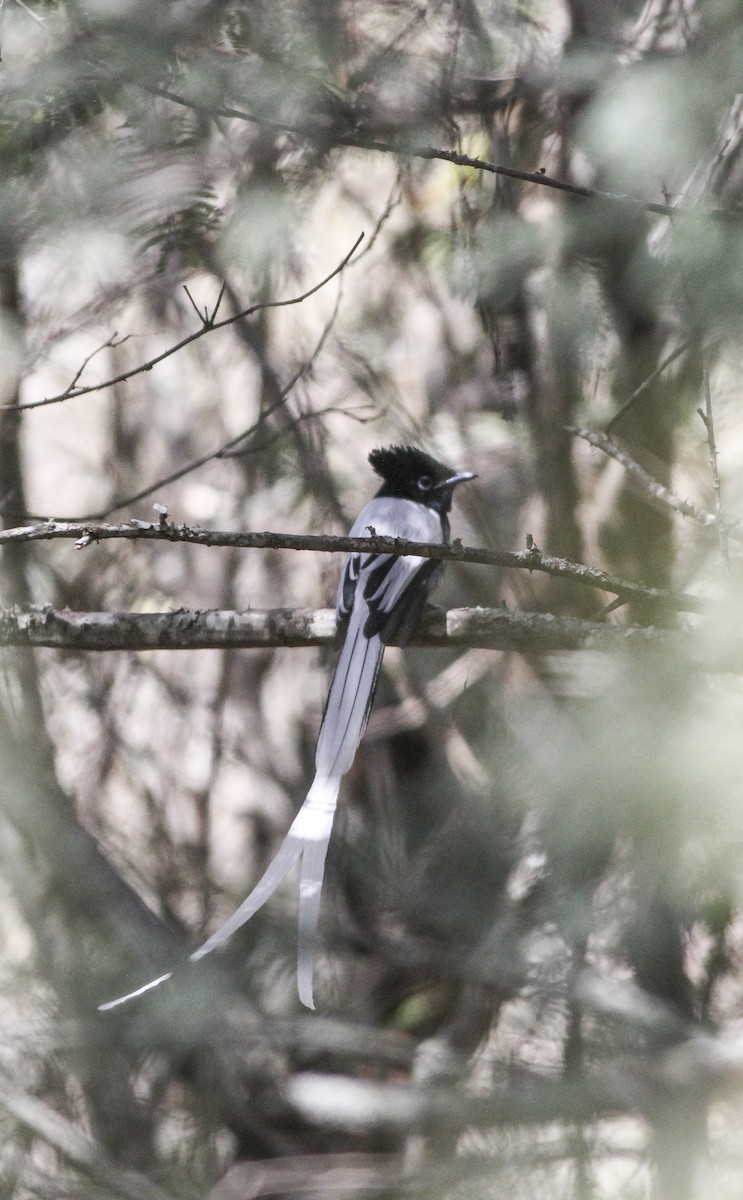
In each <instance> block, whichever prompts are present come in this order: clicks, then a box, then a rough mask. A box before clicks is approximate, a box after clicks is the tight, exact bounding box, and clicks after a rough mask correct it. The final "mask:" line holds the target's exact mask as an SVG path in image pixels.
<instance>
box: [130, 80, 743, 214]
mask: <svg viewBox="0 0 743 1200" xmlns="http://www.w3.org/2000/svg"><path fill="white" fill-rule="evenodd" d="M147 90H148V91H149V92H151V93H152V94H153V95H156V96H160V97H162V99H164V100H170V101H171V102H172V103H173V104H179V105H181V106H182V107H184V108H190V109H193V110H194V111H196V112H203V113H206V114H207V115H208V116H211V117H227V118H232V119H234V120H238V121H247V122H249V123H250V124H252V125H261V126H263V127H265V128H266V129H275V130H276V131H277V132H284V133H293V134H296V135H297V136H299V137H306V138H311V137H313V136H320V135H321V136H322V139H323V142H324V143H328V141H329V140H332V141H333V142H334V143H335V144H336V145H338V146H355V147H357V148H358V149H360V150H378V151H381V152H382V153H384V154H400V155H403V156H405V157H407V158H423V159H429V160H430V159H438V160H440V161H442V162H450V163H453V164H454V165H455V166H458V167H469V168H471V169H473V170H476V171H486V172H488V173H490V174H492V175H502V176H504V177H505V178H506V179H516V180H518V181H519V182H521V183H532V184H536V185H537V186H538V187H546V188H552V189H554V190H555V191H560V192H566V193H567V194H568V195H571V196H577V197H582V198H584V199H589V200H599V201H602V202H603V203H605V204H611V205H614V206H617V205H619V206H621V207H623V208H629V209H636V210H637V211H639V212H649V213H655V214H657V215H658V216H662V217H675V216H678V215H680V214H683V213H693V214H694V215H695V216H697V217H698V216H712V217H721V216H724V217H726V218H730V217H738V218H740V216H741V214H740V211H739V210H735V209H732V210H724V209H710V210H708V211H707V212H703V211H700V209H699V208H686V207H683V206H679V205H673V204H667V203H663V204H661V203H657V202H655V201H652V200H643V199H642V198H641V197H639V196H631V195H628V194H626V193H621V192H608V191H604V190H602V189H601V188H592V187H584V186H582V185H580V184H577V183H571V182H570V181H569V180H566V179H557V178H555V176H553V175H548V174H547V173H546V172H545V171H522V170H519V168H517V167H506V166H503V164H502V163H494V162H489V161H488V160H487V159H483V158H473V157H471V156H470V155H469V154H460V153H459V152H458V151H456V150H446V149H443V148H442V147H439V146H415V145H411V144H409V143H407V142H405V141H404V140H403V139H400V141H399V142H397V143H396V142H385V141H379V140H376V139H375V138H374V137H366V136H364V131H363V129H354V130H353V131H349V127H348V125H347V124H343V125H340V126H339V127H338V128H337V129H335V130H333V129H329V128H328V125H327V118H326V117H325V118H324V120H323V122H322V124H320V123H319V122H318V123H316V124H315V125H314V126H313V125H312V121H311V118H310V119H309V120H307V121H305V122H304V123H297V122H292V121H285V120H276V119H275V118H271V117H266V116H264V115H263V114H258V113H253V112H250V111H248V110H247V109H244V108H234V107H232V106H230V105H210V104H203V103H201V102H199V101H198V100H194V99H189V98H187V97H185V96H180V95H178V93H177V92H173V91H171V90H170V89H166V88H160V87H154V86H151V85H149V86H148V88H147Z"/></svg>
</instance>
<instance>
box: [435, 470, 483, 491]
mask: <svg viewBox="0 0 743 1200" xmlns="http://www.w3.org/2000/svg"><path fill="white" fill-rule="evenodd" d="M468 479H477V476H476V475H475V472H474V471H457V473H456V475H450V476H449V478H448V479H445V480H444V482H443V483H437V484H436V487H435V488H434V489H433V490H434V491H435V492H440V491H441V490H442V488H453V487H456V486H457V484H458V483H466V482H467V480H468Z"/></svg>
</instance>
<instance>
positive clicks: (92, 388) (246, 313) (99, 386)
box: [0, 233, 364, 411]
mask: <svg viewBox="0 0 743 1200" xmlns="http://www.w3.org/2000/svg"><path fill="white" fill-rule="evenodd" d="M363 239H364V234H363V233H360V234H359V236H358V237H357V238H356V241H355V242H354V244H353V246H352V247H351V249H350V250H349V251H348V254H346V256H345V257H344V258H343V259H342V260H341V262H339V263H338V265H337V266H336V267H334V268H333V270H332V271H331V272H330V274H329V275H326V276H325V278H324V279H321V280H320V282H319V283H316V284H314V285H313V287H311V288H308V289H307V291H305V292H302V294H301V296H292V297H291V298H290V299H288V300H264V301H262V302H261V303H258V304H251V305H250V306H249V307H248V308H244V309H241V310H240V312H237V313H233V315H232V316H231V317H223V318H222V320H221V321H217V320H216V319H215V318H216V315H217V311H218V309H219V305H220V303H221V300H222V296H223V293H224V288H222V289H221V290H220V293H219V296H218V298H217V301H216V304H215V306H214V309H213V310H212V312H211V313H208V312H206V311H205V312H203V313H201V312H199V310H198V309H196V312H197V313H198V316H199V318H200V320H201V328H200V329H196V330H195V331H194V332H193V333H189V334H188V336H187V337H184V338H181V340H180V341H179V342H176V343H175V344H174V345H173V346H169V347H168V349H167V350H163V351H162V353H161V354H156V355H155V356H154V357H153V358H149V359H148V360H147V362H143V363H140V364H139V366H137V367H132V368H131V369H130V370H129V371H122V372H121V374H119V375H114V376H112V377H111V378H110V379H105V380H104V381H103V382H102V383H91V384H87V385H85V386H84V387H83V386H81V385H80V384H78V382H77V381H78V379H79V378H80V375H81V374H82V371H83V370H84V369H85V367H86V365H87V363H88V362H89V361H90V359H91V358H92V357H93V355H92V354H91V355H89V356H88V358H87V359H86V360H85V362H84V363H83V364H82V367H81V368H80V369H79V370H78V371H77V372H76V374H75V376H74V378H73V380H72V383H70V384H69V386H68V387H67V388H65V390H64V391H63V392H59V394H58V395H56V396H45V397H44V399H43V400H29V401H27V402H26V403H25V404H18V405H12V406H9V405H0V411H2V409H3V408H8V407H13V408H14V409H15V408H21V409H26V408H44V407H46V406H47V405H49V404H61V403H62V401H64V400H74V399H76V398H77V397H78V396H87V395H90V393H91V392H102V391H104V389H105V388H109V387H113V386H114V384H117V383H126V382H127V381H128V380H129V379H133V378H134V377H135V375H142V374H143V373H144V372H145V371H151V370H152V368H153V367H155V366H157V364H158V363H161V362H163V361H164V359H166V358H170V357H171V355H173V354H177V353H178V351H179V350H183V348H184V347H185V346H190V344H191V343H192V342H196V341H198V339H199V338H201V337H203V336H204V335H205V334H207V333H211V332H212V331H213V330H215V329H224V328H225V326H227V325H234V324H235V323H236V322H237V321H243V320H245V319H246V318H247V317H252V316H253V314H254V313H257V312H261V311H263V310H264V309H268V308H288V307H289V306H290V305H292V304H302V303H303V301H305V300H308V299H309V297H310V296H314V294H315V292H319V291H320V289H321V288H324V287H325V285H326V284H328V283H330V281H331V279H335V277H336V275H339V274H340V273H341V271H343V270H344V269H345V267H346V266H347V265H348V263H349V261H350V260H351V258H352V257H353V255H354V254H355V252H356V250H357V249H358V247H359V246H360V245H361V242H362V241H363ZM186 294H187V295H188V291H187V292H186ZM189 299H191V297H190V296H189ZM191 303H192V305H193V307H194V308H196V305H195V304H194V303H193V300H191ZM115 338H116V334H113V336H112V337H111V338H109V340H108V341H107V342H105V343H104V345H103V346H99V347H98V350H95V351H94V352H93V353H94V354H97V353H98V351H99V350H102V349H105V348H106V346H112V345H119V344H120V342H115V341H114V339H115ZM123 340H125V339H123V338H122V339H121V341H123Z"/></svg>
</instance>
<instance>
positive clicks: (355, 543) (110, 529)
mask: <svg viewBox="0 0 743 1200" xmlns="http://www.w3.org/2000/svg"><path fill="white" fill-rule="evenodd" d="M713 519H714V518H713ZM60 538H63V539H69V538H74V539H75V548H76V549H79V550H81V549H84V548H85V547H86V546H89V545H91V543H92V542H101V541H108V540H110V539H113V538H123V539H124V540H125V541H138V540H141V539H144V540H145V541H165V542H187V543H192V544H195V545H199V546H224V547H237V548H239V549H242V550H314V551H320V552H328V553H340V554H355V553H359V554H369V553H373V554H400V555H408V554H412V555H417V556H419V557H420V558H437V559H440V560H441V561H442V562H460V563H464V562H466V563H475V564H477V565H479V566H487V567H508V568H513V569H515V570H522V571H530V572H531V571H538V572H541V573H543V574H545V575H552V576H555V577H559V578H562V579H570V580H572V581H573V582H574V583H577V584H579V585H582V586H585V587H591V588H596V589H598V590H599V591H603V592H610V593H611V594H612V595H615V596H619V597H621V598H622V599H623V600H625V599H629V598H630V597H635V596H637V597H642V598H643V599H645V600H657V601H658V603H661V604H663V605H665V606H667V607H668V608H671V609H673V610H674V611H676V612H698V613H703V612H706V611H708V609H709V604H708V602H707V601H706V600H704V599H703V598H702V597H701V596H692V595H691V594H689V593H688V592H672V591H669V590H668V589H667V588H656V587H645V586H644V585H643V584H641V583H633V582H632V581H631V580H629V579H622V578H620V577H619V576H617V575H609V574H608V573H607V572H606V571H600V570H599V569H598V568H597V567H587V566H585V564H583V563H575V562H570V561H569V560H568V559H565V558H552V557H550V556H549V555H546V554H542V552H541V550H540V549H539V548H538V547H537V546H535V545H534V544H533V542H531V541H530V544H529V546H528V548H527V549H526V550H519V551H513V550H483V549H481V548H480V547H477V546H463V545H462V543H461V542H460V541H459V539H458V538H455V539H454V541H453V542H447V543H446V544H442V543H440V542H406V541H404V540H403V539H402V538H389V537H377V536H374V537H365V538H361V537H356V538H352V537H335V536H333V535H331V534H292V533H269V532H265V533H252V532H251V533H238V532H234V533H233V532H231V531H225V530H211V529H202V528H201V526H199V525H190V526H189V525H174V524H172V523H171V522H169V521H167V520H166V519H165V517H164V514H163V515H162V516H161V519H160V521H159V522H154V521H138V520H131V521H126V522H121V523H114V524H109V523H94V522H91V521H80V522H78V521H55V520H53V519H50V520H48V521H42V522H40V523H39V524H36V525H25V526H20V527H18V528H16V529H2V530H0V546H1V545H4V544H7V543H11V542H39V541H53V540H57V539H60Z"/></svg>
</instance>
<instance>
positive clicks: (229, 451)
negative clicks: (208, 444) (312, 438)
mask: <svg viewBox="0 0 743 1200" xmlns="http://www.w3.org/2000/svg"><path fill="white" fill-rule="evenodd" d="M223 290H224V285H223ZM341 295H342V289H341V288H339V289H338V297H337V299H336V303H335V307H334V309H333V312H332V314H331V317H330V320H329V321H328V323H327V324H326V326H325V328H324V329H323V331H322V333H321V334H320V337H319V338H318V341H317V344H316V346H315V348H314V350H313V352H312V354H311V355H310V357H309V358H308V359H307V360H306V362H303V363H302V365H301V366H300V367H299V368H298V369H297V371H295V373H294V375H293V376H292V378H291V379H290V380H289V382H288V383H287V385H286V387H284V388H282V389H281V391H280V393H279V394H278V396H277V397H276V399H275V400H274V401H273V402H271V403H269V404H267V405H266V406H265V407H264V408H263V409H262V410H261V413H260V415H259V416H258V417H257V418H256V420H255V421H254V422H253V424H252V425H249V426H248V428H247V429H244V430H243V431H242V433H238V434H236V435H235V437H232V438H229V439H228V441H226V442H223V443H222V444H221V445H219V446H218V447H217V448H216V450H211V451H210V452H209V453H208V454H202V455H200V457H199V458H194V459H192V460H191V461H190V462H187V463H186V464H185V465H184V466H182V467H179V468H178V470H177V471H173V472H171V473H170V474H169V475H164V476H162V477H161V478H160V479H156V480H155V481H154V483H150V484H148V485H147V487H145V488H141V489H140V491H138V492H134V493H133V494H132V495H130V496H124V497H123V498H122V499H120V500H117V501H116V503H115V504H112V505H111V506H110V507H109V508H107V509H104V510H103V511H101V512H97V513H90V514H88V517H87V518H84V519H87V520H92V521H102V520H105V519H106V517H110V516H111V514H112V513H115V512H118V511H119V510H120V509H122V508H128V507H129V506H130V505H132V504H136V503H137V502H138V501H140V500H145V499H146V498H147V497H148V496H152V495H154V493H155V492H159V491H160V490H161V489H162V488H164V487H167V486H168V484H171V483H176V482H177V481H178V480H179V479H183V478H184V477H185V476H186V475H190V474H191V473H192V472H193V471H197V470H198V469H199V467H203V466H205V465H206V463H208V462H212V460H214V459H218V458H237V457H241V456H243V455H245V454H248V453H250V452H252V451H253V450H258V449H260V448H262V447H264V446H266V445H268V444H270V442H271V441H273V440H274V439H273V438H269V439H267V440H266V441H264V442H262V443H261V447H257V446H241V443H242V442H245V441H246V440H247V439H248V438H249V437H251V436H252V435H253V434H254V433H257V431H258V430H259V429H260V428H261V427H262V426H263V425H264V424H265V422H266V421H267V419H268V418H269V417H270V416H271V415H272V414H273V413H274V412H276V411H277V409H279V408H281V406H282V405H283V404H284V401H285V400H286V398H287V396H288V395H289V393H290V392H291V391H292V390H293V389H294V387H295V386H296V384H297V383H298V382H299V380H300V379H301V378H302V376H303V375H304V374H306V372H307V371H309V370H311V368H312V367H313V365H314V363H315V361H316V359H317V357H318V355H319V354H320V352H321V350H322V348H323V346H324V344H325V341H326V339H327V337H328V335H329V333H330V330H331V328H332V326H333V323H334V321H335V318H336V316H337V314H338V309H339V307H340V301H341ZM221 298H222V292H220V294H219V297H218V299H217V303H216V305H215V307H214V312H215V313H216V311H217V308H218V307H219V303H220V300H221ZM189 299H190V297H189ZM192 303H193V301H192ZM212 315H213V314H212ZM338 411H343V412H345V413H346V415H348V416H350V417H351V418H352V420H356V421H361V422H363V421H364V419H365V418H363V417H360V416H358V415H357V414H354V413H351V412H349V411H348V410H346V409H344V410H339V409H338V408H337V406H333V405H328V407H327V408H324V409H319V410H317V411H315V412H310V413H301V414H299V415H298V416H297V417H295V418H294V426H295V427H296V424H297V423H298V422H299V421H301V420H307V419H309V418H311V417H320V416H322V415H323V414H324V413H326V412H338ZM285 432H286V430H283V429H282V430H278V431H277V433H276V435H275V436H276V437H280V436H281V435H282V434H284V433H285Z"/></svg>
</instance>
